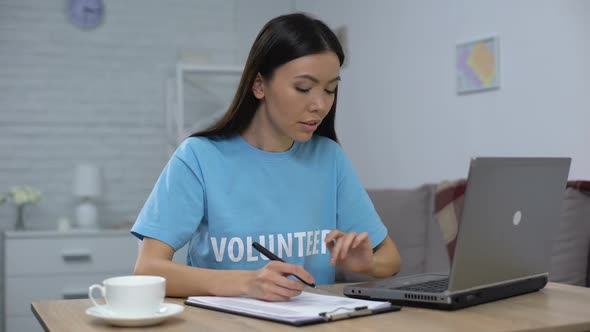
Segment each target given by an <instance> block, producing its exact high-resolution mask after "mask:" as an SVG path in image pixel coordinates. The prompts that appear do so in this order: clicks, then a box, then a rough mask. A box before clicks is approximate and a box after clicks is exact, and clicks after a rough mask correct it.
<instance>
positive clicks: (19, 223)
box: [14, 204, 25, 231]
mask: <svg viewBox="0 0 590 332" xmlns="http://www.w3.org/2000/svg"><path fill="white" fill-rule="evenodd" d="M24 212H25V205H24V204H23V205H17V206H16V224H15V225H14V229H15V230H17V231H24V230H25V216H24Z"/></svg>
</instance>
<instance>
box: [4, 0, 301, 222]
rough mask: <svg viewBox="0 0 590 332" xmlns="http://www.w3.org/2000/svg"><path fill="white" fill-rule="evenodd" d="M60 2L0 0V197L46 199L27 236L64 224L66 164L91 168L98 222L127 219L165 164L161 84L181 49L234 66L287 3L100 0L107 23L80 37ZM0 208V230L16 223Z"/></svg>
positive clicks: (8, 208) (35, 210)
mask: <svg viewBox="0 0 590 332" xmlns="http://www.w3.org/2000/svg"><path fill="white" fill-rule="evenodd" d="M66 3H67V1H40V0H0V192H4V191H6V190H8V189H9V188H10V187H11V186H13V185H31V186H34V187H37V188H39V189H40V190H41V191H42V192H43V199H42V201H41V203H40V204H39V205H38V206H35V207H29V208H28V209H27V210H26V214H25V216H26V222H27V224H28V226H29V227H31V228H35V229H48V228H53V227H55V221H56V220H57V218H58V217H60V216H67V217H69V218H71V219H73V210H74V206H75V199H74V197H73V196H72V194H71V187H72V177H73V170H74V166H75V164H76V163H77V162H79V161H90V162H93V163H95V164H97V165H99V166H100V167H101V168H102V170H103V174H104V182H103V184H104V194H103V196H102V198H101V201H100V204H99V213H100V215H101V219H100V222H101V224H103V225H111V224H117V223H122V222H126V221H132V220H133V219H134V217H135V215H136V214H137V212H139V209H140V208H141V206H142V204H143V202H144V201H145V199H146V198H147V195H148V194H149V192H150V190H151V188H152V186H153V184H154V182H155V180H156V178H157V176H158V175H159V173H160V171H161V169H162V167H163V166H164V164H165V162H166V160H167V152H166V144H165V114H164V82H165V78H166V77H167V76H170V75H171V74H172V73H173V71H174V64H175V61H176V59H177V56H178V54H179V51H181V50H182V51H183V52H185V53H186V52H187V51H188V52H190V53H192V54H196V55H197V56H198V57H200V58H202V59H204V61H206V62H209V63H215V64H240V63H243V62H244V61H245V56H246V55H247V52H248V48H249V47H250V45H251V43H252V41H253V39H254V37H255V35H256V33H257V32H258V30H259V29H260V28H261V27H262V25H263V24H264V23H265V22H266V21H267V20H268V19H269V18H271V17H274V16H276V15H278V14H282V13H285V12H289V11H291V10H292V9H293V8H294V5H293V2H292V1H291V0H283V1H273V0H256V1H240V0H233V1H228V0H224V1H222V0H207V1H204V0H199V1H196V0H184V1H183V0H175V1H166V2H164V1H158V0H126V1H115V0H111V1H109V0H105V1H104V3H105V8H106V15H105V21H104V22H103V24H102V25H101V26H100V27H98V28H97V29H93V30H81V29H79V28H76V27H75V26H73V25H72V24H70V23H69V22H68V19H67V17H66V14H65V6H66ZM14 217H15V215H14V206H12V204H4V205H2V206H0V230H2V229H10V228H11V227H12V226H13V223H14V221H13V220H14Z"/></svg>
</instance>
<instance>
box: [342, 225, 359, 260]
mask: <svg viewBox="0 0 590 332" xmlns="http://www.w3.org/2000/svg"><path fill="white" fill-rule="evenodd" d="M356 237H357V233H356V232H350V233H348V234H346V236H344V237H342V238H340V239H339V240H338V241H340V242H342V248H341V249H340V256H338V257H339V258H340V259H345V258H346V256H347V255H348V250H349V249H350V246H351V245H352V242H353V241H354V240H355V239H356Z"/></svg>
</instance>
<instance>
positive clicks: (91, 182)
mask: <svg viewBox="0 0 590 332" xmlns="http://www.w3.org/2000/svg"><path fill="white" fill-rule="evenodd" d="M101 192H102V188H101V181H100V170H99V169H98V167H97V166H96V165H93V164H87V163H82V164H78V165H76V171H75V174H74V195H75V196H77V197H88V198H93V197H98V196H100V194H101Z"/></svg>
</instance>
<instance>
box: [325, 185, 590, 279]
mask: <svg viewBox="0 0 590 332" xmlns="http://www.w3.org/2000/svg"><path fill="white" fill-rule="evenodd" d="M465 185H466V182H465V181H464V179H461V180H457V181H453V182H441V183H437V184H425V185H422V186H419V187H416V188H409V189H377V190H367V192H368V194H369V196H370V198H371V200H372V201H373V204H374V205H375V209H376V211H377V213H378V214H379V216H380V217H381V220H382V221H383V223H384V224H385V226H386V227H387V228H388V230H389V235H390V236H391V237H392V239H393V240H394V242H395V243H396V245H397V247H398V250H399V252H400V255H401V257H402V267H401V271H400V272H399V273H398V274H397V275H398V276H404V275H409V274H415V273H423V272H448V271H449V267H450V264H449V261H450V260H449V256H450V255H452V250H450V249H452V248H451V246H450V245H451V244H452V242H453V241H454V238H453V236H454V235H456V228H457V227H458V225H456V224H453V223H449V222H448V221H449V220H450V219H449V211H448V206H449V202H450V203H452V204H454V205H455V206H454V207H453V208H454V210H455V211H454V212H456V214H457V215H458V216H460V208H461V204H458V203H461V202H462V194H463V193H464V189H465ZM449 189H451V192H452V193H454V194H455V195H454V196H452V198H451V200H447V201H446V202H444V203H443V204H441V202H442V201H444V199H445V195H446V196H448V193H449ZM446 198H447V199H448V197H446ZM444 205H446V208H447V209H445V207H444ZM457 207H458V208H459V211H456V210H457ZM452 212H453V211H451V213H452ZM457 219H459V218H457ZM453 227H454V228H455V229H454V230H453ZM549 245H552V255H551V260H550V261H551V263H550V270H549V280H550V281H553V282H560V283H566V284H571V285H578V286H586V287H590V182H584V181H577V182H573V181H571V182H568V186H567V187H566V189H565V191H564V196H563V203H562V211H561V219H560V221H559V232H558V234H557V235H556V236H555V241H554V243H553V244H549ZM370 279H372V278H370V277H366V276H362V275H357V274H354V273H346V272H342V271H337V274H336V281H337V282H356V281H364V280H370Z"/></svg>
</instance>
